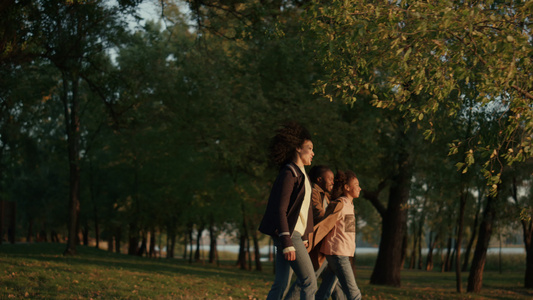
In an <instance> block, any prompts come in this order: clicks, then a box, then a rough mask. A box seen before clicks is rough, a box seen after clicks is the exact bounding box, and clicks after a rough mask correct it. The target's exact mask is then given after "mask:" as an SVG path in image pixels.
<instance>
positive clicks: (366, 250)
mask: <svg viewBox="0 0 533 300" xmlns="http://www.w3.org/2000/svg"><path fill="white" fill-rule="evenodd" d="M200 247H201V249H202V250H205V251H209V246H208V245H202V246H200ZM268 248H269V246H263V247H261V248H260V250H259V252H260V253H261V254H262V255H268ZM250 249H251V250H252V251H253V247H250ZM217 250H218V251H224V252H229V253H239V245H217ZM472 250H474V249H472ZM463 251H464V249H463ZM422 252H423V253H424V254H426V253H427V252H428V250H427V249H423V250H422ZM355 253H356V254H373V253H378V248H374V247H357V248H356V250H355ZM433 253H434V254H435V253H437V249H434V250H433ZM487 253H489V254H498V253H500V248H498V247H495V248H489V249H488V251H487ZM502 253H503V254H526V251H525V249H524V247H518V248H502Z"/></svg>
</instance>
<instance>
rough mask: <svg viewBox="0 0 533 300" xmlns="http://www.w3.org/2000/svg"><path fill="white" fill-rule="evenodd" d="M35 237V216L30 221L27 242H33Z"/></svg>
mask: <svg viewBox="0 0 533 300" xmlns="http://www.w3.org/2000/svg"><path fill="white" fill-rule="evenodd" d="M32 238H33V218H30V219H29V221H28V234H27V235H26V242H28V243H31V242H32Z"/></svg>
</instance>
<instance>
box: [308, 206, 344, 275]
mask: <svg viewBox="0 0 533 300" xmlns="http://www.w3.org/2000/svg"><path fill="white" fill-rule="evenodd" d="M343 207H344V204H343V203H342V202H340V201H338V200H333V201H331V202H330V203H329V205H328V208H327V209H326V213H325V218H324V219H323V220H322V222H320V223H318V224H317V225H315V226H314V227H313V232H312V233H310V234H309V248H308V249H307V251H308V252H309V256H311V261H312V262H313V267H314V268H315V270H318V268H320V266H321V265H322V263H323V262H324V260H325V259H326V256H325V255H324V254H323V253H321V252H320V246H321V242H322V240H323V239H324V238H325V237H326V236H327V235H328V233H329V232H330V231H331V230H332V229H333V227H335V224H337V220H338V218H339V216H338V214H339V213H340V212H341V211H342V209H343Z"/></svg>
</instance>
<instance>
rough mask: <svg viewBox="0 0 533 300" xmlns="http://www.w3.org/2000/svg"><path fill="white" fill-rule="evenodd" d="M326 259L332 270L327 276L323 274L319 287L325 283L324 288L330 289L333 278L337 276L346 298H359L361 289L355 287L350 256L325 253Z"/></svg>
mask: <svg viewBox="0 0 533 300" xmlns="http://www.w3.org/2000/svg"><path fill="white" fill-rule="evenodd" d="M326 260H327V261H328V264H329V266H330V268H331V270H332V271H333V274H330V275H329V276H324V279H323V281H322V284H321V285H320V288H321V289H322V285H325V286H324V287H325V289H326V290H328V289H329V290H331V288H332V287H333V284H335V278H337V279H338V280H339V282H340V284H341V287H342V290H343V291H344V294H345V295H346V297H347V299H350V300H360V299H361V291H360V290H359V287H357V283H356V282H355V276H354V275H353V270H352V265H351V263H350V257H349V256H339V255H327V256H326ZM317 299H319V298H317ZM325 299H327V298H325Z"/></svg>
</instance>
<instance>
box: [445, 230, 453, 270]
mask: <svg viewBox="0 0 533 300" xmlns="http://www.w3.org/2000/svg"><path fill="white" fill-rule="evenodd" d="M451 265H452V238H451V237H448V247H446V261H445V263H444V272H449V271H450V270H451Z"/></svg>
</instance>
